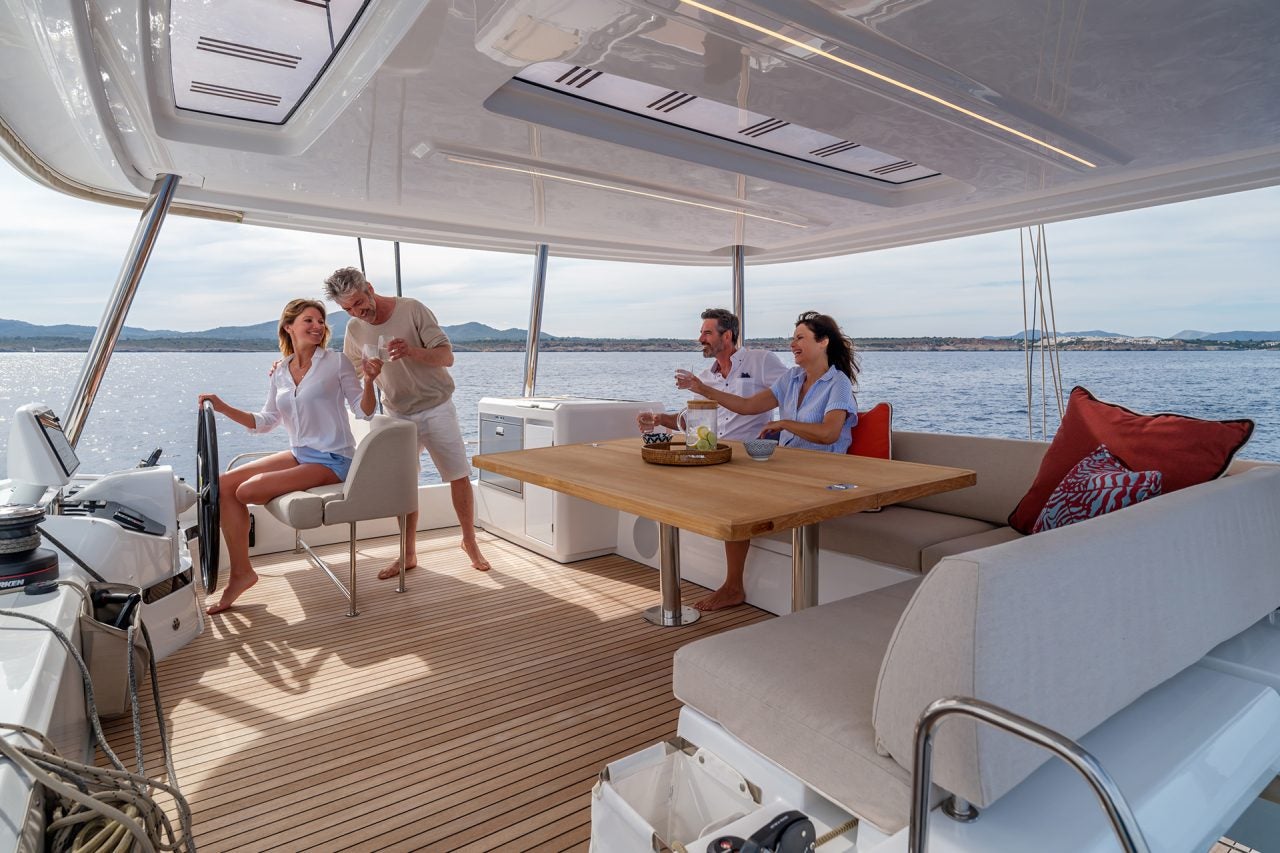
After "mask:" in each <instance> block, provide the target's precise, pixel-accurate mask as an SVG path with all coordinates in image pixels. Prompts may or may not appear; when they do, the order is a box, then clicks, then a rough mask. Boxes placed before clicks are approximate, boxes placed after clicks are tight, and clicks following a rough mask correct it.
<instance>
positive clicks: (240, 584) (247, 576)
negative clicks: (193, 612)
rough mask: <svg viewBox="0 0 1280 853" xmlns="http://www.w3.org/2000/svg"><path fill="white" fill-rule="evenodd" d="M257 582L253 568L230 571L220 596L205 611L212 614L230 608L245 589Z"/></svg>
mask: <svg viewBox="0 0 1280 853" xmlns="http://www.w3.org/2000/svg"><path fill="white" fill-rule="evenodd" d="M257 582H258V573H257V572H255V571H254V570H253V569H248V570H246V571H243V572H232V573H231V577H230V578H229V579H228V580H227V588H226V589H224V590H223V591H222V598H220V599H218V603H217V604H214V605H212V606H211V607H209V608H208V609H207V610H205V613H207V614H209V615H210V616H212V615H213V614H215V613H221V612H222V611H224V610H230V609H231V605H233V604H235V603H236V599H237V598H239V597H240V596H241V595H243V594H244V592H245V590H247V589H248V588H249V587H251V586H253V585H254V584H255V583H257Z"/></svg>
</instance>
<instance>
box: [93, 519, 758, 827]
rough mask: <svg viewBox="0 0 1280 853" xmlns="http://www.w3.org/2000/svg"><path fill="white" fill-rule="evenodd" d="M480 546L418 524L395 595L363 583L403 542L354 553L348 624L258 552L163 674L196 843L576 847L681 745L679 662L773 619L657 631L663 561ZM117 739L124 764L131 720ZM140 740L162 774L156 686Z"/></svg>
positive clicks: (739, 617)
mask: <svg viewBox="0 0 1280 853" xmlns="http://www.w3.org/2000/svg"><path fill="white" fill-rule="evenodd" d="M481 540H482V547H483V548H484V550H485V553H486V555H487V556H488V557H489V559H490V560H491V562H492V563H493V570H492V571H491V572H488V573H481V572H477V571H475V570H474V569H472V568H471V567H470V565H469V562H468V561H467V559H466V557H465V555H464V554H463V553H462V551H461V549H460V548H459V547H458V533H457V530H456V528H453V529H450V530H446V531H429V532H426V533H420V534H419V546H418V548H419V550H418V559H419V566H420V568H419V569H415V570H414V571H412V572H410V573H409V574H408V575H407V577H406V583H407V586H408V592H407V593H405V594H404V595H398V594H397V593H396V592H395V582H394V580H390V581H376V580H374V579H373V575H374V574H375V573H376V571H377V569H378V568H380V567H381V566H382V565H384V564H385V563H386V562H389V561H390V560H391V559H393V558H394V557H395V556H396V554H397V553H398V547H397V544H396V540H395V538H394V537H389V538H385V539H378V540H372V541H366V542H362V543H361V545H360V548H359V570H360V573H361V581H362V583H361V586H360V599H359V609H360V615H359V616H358V617H356V618H354V619H352V618H348V617H346V616H345V611H346V604H345V600H344V599H342V597H341V595H340V594H339V593H338V592H337V590H336V589H335V588H334V587H333V586H332V584H331V583H330V581H329V580H328V578H326V577H325V576H324V575H323V574H322V573H321V572H319V571H318V570H316V569H313V568H311V567H310V566H309V565H308V564H307V563H306V562H305V561H304V560H303V558H302V557H301V556H300V555H295V554H292V553H286V554H277V555H273V556H269V557H262V558H255V567H256V569H257V571H258V573H259V575H260V576H261V580H260V581H259V582H258V584H257V585H256V586H255V587H253V588H252V589H251V590H250V591H249V592H247V593H246V594H245V596H244V597H243V598H242V599H241V602H240V603H238V604H237V606H236V607H235V608H234V609H233V610H231V611H229V612H228V613H225V614H220V615H218V616H214V617H211V618H210V621H209V623H208V625H207V626H206V630H205V633H204V634H203V635H202V636H201V637H199V638H198V639H197V640H196V641H195V642H193V643H192V644H191V645H189V646H188V647H186V648H184V649H182V650H181V651H179V652H178V653H177V654H175V655H174V656H173V657H171V658H169V659H168V660H166V661H164V662H163V663H161V664H160V667H159V671H160V682H161V687H162V698H163V701H164V703H165V715H166V720H167V722H168V724H169V728H170V740H171V743H172V746H173V751H174V761H175V765H176V770H177V773H178V781H179V783H180V784H181V786H182V790H183V792H184V794H185V795H186V796H187V798H188V800H189V801H190V804H191V807H192V811H193V814H194V825H195V832H196V842H197V844H198V845H199V847H200V849H201V850H205V851H223V850H246V851H260V850H370V851H372V850H416V849H424V850H454V849H458V850H472V851H482V850H486V851H487V850H513V851H514V850H544V849H545V850H583V849H585V847H586V842H587V839H588V837H589V834H590V809H591V798H590V790H591V786H592V784H593V783H594V781H595V779H596V777H597V774H598V773H599V771H600V769H601V768H602V767H603V766H604V765H605V764H607V763H608V762H610V761H613V760H615V759H618V758H621V757H623V756H625V755H629V754H630V753H632V752H635V751H636V750H638V749H641V748H643V747H646V746H649V745H650V744H652V743H655V742H657V741H660V740H664V739H666V738H669V737H671V736H672V735H674V734H675V730H676V716H677V713H678V711H679V707H680V706H679V703H678V702H677V701H676V699H675V697H674V696H673V695H672V693H671V656H672V654H673V653H674V652H675V650H676V649H677V648H679V647H680V646H681V645H683V644H684V643H687V642H690V641H691V640H694V639H697V638H698V637H703V636H708V635H710V634H715V633H718V632H720V631H722V630H726V629H728V628H732V627H735V626H738V625H745V624H749V623H752V622H756V621H760V620H762V619H766V618H769V615H768V614H766V613H764V612H762V611H759V610H756V609H754V608H751V607H738V608H734V609H731V610H727V611H721V612H719V613H713V614H708V615H706V616H704V617H703V618H702V619H701V620H699V621H698V622H697V623H695V624H694V625H691V626H687V627H684V628H658V627H655V626H653V625H650V624H649V623H647V622H645V621H644V620H643V619H642V618H641V615H640V614H641V612H642V611H643V610H644V608H645V607H648V606H650V605H652V604H654V603H655V602H656V601H657V597H658V593H657V585H658V575H657V572H655V571H653V570H652V569H649V568H647V567H645V566H640V565H638V564H636V563H633V562H631V561H630V560H626V559H624V558H622V557H617V556H609V557H599V558H596V559H593V560H585V561H581V562H578V563H573V564H571V565H563V566H562V565H559V564H557V563H555V562H553V561H551V560H547V559H544V558H542V557H539V556H536V555H534V554H531V553H530V552H528V551H525V550H524V549H522V548H520V547H518V546H515V545H511V544H509V543H507V542H505V541H503V540H501V539H497V538H495V537H492V536H488V535H485V534H481ZM345 549H346V546H345V545H333V546H328V547H327V548H323V549H320V551H321V553H324V554H326V555H330V556H332V557H333V558H334V559H336V560H338V561H339V562H341V561H342V560H343V558H344V557H345ZM685 586H686V588H685V590H684V594H685V595H686V596H693V597H696V595H697V594H698V593H699V592H700V591H701V590H700V588H698V587H696V586H693V585H691V584H686V585H685ZM106 729H107V734H108V738H109V740H110V742H111V745H112V748H113V749H114V750H116V752H117V753H118V754H119V755H120V756H121V759H122V760H124V761H125V762H126V764H128V765H130V766H131V765H132V756H133V745H132V741H133V739H132V732H131V725H130V722H129V720H128V719H127V718H126V719H123V720H118V721H114V722H112V723H110V724H108V725H107V727H106ZM143 732H144V739H145V747H146V754H147V763H148V768H149V770H150V772H151V773H153V774H156V773H162V772H163V771H162V764H161V759H160V753H159V741H158V734H157V730H156V724H155V720H154V715H153V714H152V711H151V702H150V692H149V689H148V690H147V695H146V697H145V698H144V726H143Z"/></svg>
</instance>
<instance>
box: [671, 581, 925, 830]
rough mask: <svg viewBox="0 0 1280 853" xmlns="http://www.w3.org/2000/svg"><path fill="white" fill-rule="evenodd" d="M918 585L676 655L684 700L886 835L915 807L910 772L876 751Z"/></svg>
mask: <svg viewBox="0 0 1280 853" xmlns="http://www.w3.org/2000/svg"><path fill="white" fill-rule="evenodd" d="M918 583H919V581H907V582H906V583H901V584H896V585H894V586H890V587H885V588H884V589H879V590H876V591H874V592H869V593H865V594H863V595H859V596H855V597H854V598H846V599H842V600H840V601H834V602H832V603H830V604H824V605H822V606H821V607H814V608H810V609H808V610H801V611H799V612H798V613H792V614H791V615H789V616H783V617H780V618H778V619H772V620H769V621H768V622H761V623H758V624H755V625H751V626H748V627H745V628H739V629H737V630H735V631H729V632H726V633H724V634H720V635H717V636H714V637H708V638H706V639H702V640H698V641H696V642H693V643H689V644H688V645H686V646H684V647H683V648H681V649H680V650H679V651H677V652H676V655H675V673H674V681H673V688H674V690H675V694H676V696H677V697H678V698H679V699H680V700H681V701H682V702H684V703H685V704H687V705H690V706H692V707H693V708H696V709H697V710H699V711H701V712H702V713H703V714H706V715H707V716H709V717H711V718H712V719H714V720H716V721H717V722H719V723H720V724H721V725H722V726H724V727H725V728H726V729H728V730H729V731H730V732H732V733H733V734H734V735H735V736H737V737H738V738H739V739H740V740H742V741H743V743H745V744H747V745H748V746H750V747H751V748H753V749H755V750H756V751H757V752H760V753H761V754H763V755H766V756H768V757H769V758H770V759H772V760H773V761H776V762H777V763H778V764H780V765H782V766H783V767H784V768H786V769H788V770H790V771H791V772H792V773H794V774H796V775H797V776H799V777H801V778H802V779H804V780H805V781H806V782H807V783H809V784H810V785H812V786H813V787H815V788H817V789H818V790H819V791H821V792H822V793H823V794H825V795H826V796H827V797H829V798H831V799H833V800H835V801H836V802H838V803H842V804H844V805H845V806H847V807H848V808H850V809H852V810H853V811H854V812H856V813H857V814H858V815H859V816H860V817H862V818H864V819H866V820H869V821H871V822H872V823H873V824H875V825H876V826H878V827H880V828H881V829H882V830H884V831H885V832H888V833H891V832H895V831H897V830H899V829H901V828H902V827H903V826H905V825H906V823H907V817H908V814H909V812H910V801H911V796H910V794H911V780H910V774H909V773H908V772H907V771H906V770H904V769H903V768H901V767H899V766H898V765H897V764H896V763H894V761H893V759H891V758H887V757H885V756H882V755H879V754H877V753H876V748H875V738H874V732H873V730H872V727H871V703H872V696H873V693H874V690H875V682H876V674H877V672H878V670H879V667H880V659H881V658H882V657H883V655H884V650H885V647H886V645H887V644H888V642H889V636H890V635H891V634H892V633H893V627H894V625H895V624H896V623H897V621H898V617H899V615H900V614H901V612H902V609H903V608H904V607H905V606H906V604H907V601H908V599H909V598H910V596H911V593H912V591H913V590H914V589H915V587H916V585H917V584H918Z"/></svg>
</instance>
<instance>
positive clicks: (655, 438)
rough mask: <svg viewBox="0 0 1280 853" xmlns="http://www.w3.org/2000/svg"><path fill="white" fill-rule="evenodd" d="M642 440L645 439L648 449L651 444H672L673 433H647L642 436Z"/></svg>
mask: <svg viewBox="0 0 1280 853" xmlns="http://www.w3.org/2000/svg"><path fill="white" fill-rule="evenodd" d="M641 438H643V439H644V443H645V446H646V447H648V446H649V445H651V444H670V443H671V433H669V432H646V433H644V434H643V435H641Z"/></svg>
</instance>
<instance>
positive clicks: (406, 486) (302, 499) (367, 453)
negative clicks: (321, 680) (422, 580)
mask: <svg viewBox="0 0 1280 853" xmlns="http://www.w3.org/2000/svg"><path fill="white" fill-rule="evenodd" d="M417 508H418V434H417V428H416V427H415V426H414V425H413V424H412V423H410V422H409V421H403V420H400V419H398V418H392V417H388V416H386V415H374V416H373V419H372V421H371V422H370V427H369V434H368V435H366V436H365V437H364V438H362V439H361V440H360V444H359V445H358V446H357V447H356V455H355V458H354V459H352V460H351V470H350V471H349V472H348V473H347V479H346V481H345V482H342V483H335V484H334V485H332V486H318V487H317V488H314V489H308V490H307V491H305V492H289V493H288V494H283V495H280V496H279V497H278V498H274V499H273V500H271V501H268V502H267V505H266V510H267V512H269V513H271V514H272V515H274V516H275V517H276V518H278V519H280V521H282V522H284V523H285V524H287V525H289V526H290V527H292V528H293V529H294V530H295V532H296V535H297V540H296V543H297V550H299V551H305V552H306V554H307V556H308V557H309V558H310V560H311V562H312V563H314V564H315V565H316V566H318V567H319V568H321V569H323V570H324V571H325V573H326V574H327V575H329V578H330V579H331V580H332V581H333V582H334V583H336V584H337V585H338V589H340V590H342V593H343V595H345V596H346V597H347V601H348V602H349V603H350V607H349V608H348V609H347V615H348V616H355V615H356V614H357V612H358V611H357V610H356V522H358V521H369V520H372V519H375V518H390V517H392V516H395V517H397V518H398V519H399V520H400V585H399V586H398V587H397V588H396V591H397V592H404V564H405V561H406V560H407V558H408V547H409V537H410V536H413V535H415V532H414V531H412V530H409V529H408V524H407V523H406V516H407V515H408V514H409V513H411V512H414V511H415V510H416V509H417ZM329 524H349V525H351V542H350V551H351V554H350V560H351V563H350V573H351V574H350V577H351V580H350V587H349V588H348V586H347V585H346V584H344V583H343V582H342V581H341V580H339V579H338V576H337V575H336V574H334V572H333V569H332V568H331V567H330V566H329V564H328V563H326V562H325V561H324V560H322V559H321V558H320V557H319V556H318V555H317V554H316V552H315V551H313V550H311V546H309V545H307V543H306V542H303V541H302V533H301V531H303V530H310V529H312V528H315V527H320V526H322V525H329Z"/></svg>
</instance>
